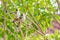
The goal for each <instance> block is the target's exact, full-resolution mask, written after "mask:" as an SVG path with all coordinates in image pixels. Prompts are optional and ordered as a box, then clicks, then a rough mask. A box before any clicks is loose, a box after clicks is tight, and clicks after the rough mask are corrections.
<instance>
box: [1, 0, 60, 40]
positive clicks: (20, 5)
mask: <svg viewBox="0 0 60 40" xmlns="http://www.w3.org/2000/svg"><path fill="white" fill-rule="evenodd" d="M4 2H5V4H6V11H7V12H6V13H5V14H6V30H5V33H6V40H45V38H46V39H49V40H52V39H53V40H57V39H58V40H59V39H60V34H59V33H58V32H57V33H56V32H55V33H54V34H48V36H46V35H43V34H42V35H43V36H42V35H41V33H42V32H43V33H44V34H45V32H46V29H47V28H48V27H52V21H51V20H53V19H56V20H57V21H59V19H60V18H59V15H57V14H54V13H55V11H56V10H55V7H53V6H52V4H51V2H50V0H12V1H11V0H4ZM3 8H4V6H3V5H2V4H0V39H1V38H3V36H4V31H3V25H4V12H3V11H4V9H3ZM16 9H19V11H20V14H23V13H24V14H26V20H25V21H24V23H22V24H21V25H20V26H19V27H16V25H17V22H15V23H12V20H13V19H14V18H15V16H14V14H13V13H14V12H16ZM20 28H21V30H22V32H20V31H21V30H20ZM40 30H42V31H40ZM37 31H39V32H41V33H38V32H37ZM35 32H36V33H37V34H35ZM21 33H22V34H23V35H24V37H23V36H22V34H21ZM35 35H36V36H35ZM30 36H32V37H30Z"/></svg>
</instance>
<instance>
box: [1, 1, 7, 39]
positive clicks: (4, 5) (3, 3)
mask: <svg viewBox="0 0 60 40" xmlns="http://www.w3.org/2000/svg"><path fill="white" fill-rule="evenodd" d="M1 2H2V5H3V12H4V27H3V31H4V40H6V36H5V30H6V4H5V2H4V0H1Z"/></svg>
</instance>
